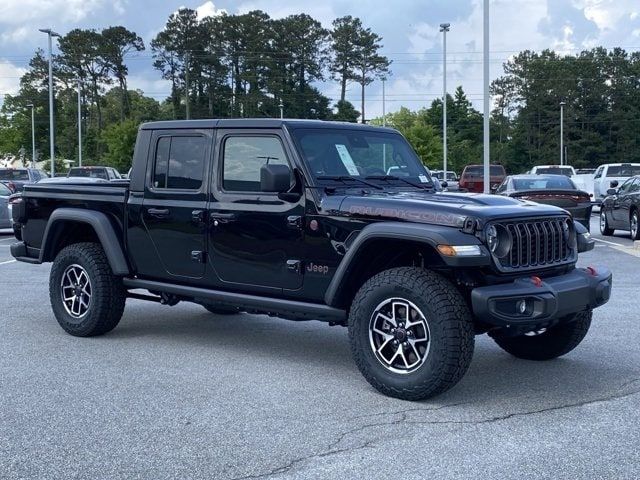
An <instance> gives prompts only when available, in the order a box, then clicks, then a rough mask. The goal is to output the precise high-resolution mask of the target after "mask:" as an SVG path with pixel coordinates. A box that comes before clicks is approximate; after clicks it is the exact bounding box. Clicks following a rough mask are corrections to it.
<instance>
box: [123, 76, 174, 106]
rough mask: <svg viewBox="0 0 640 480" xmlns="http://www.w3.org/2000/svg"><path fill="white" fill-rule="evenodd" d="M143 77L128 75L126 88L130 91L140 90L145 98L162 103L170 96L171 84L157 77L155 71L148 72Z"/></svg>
mask: <svg viewBox="0 0 640 480" xmlns="http://www.w3.org/2000/svg"><path fill="white" fill-rule="evenodd" d="M147 73H148V75H149V76H145V75H129V76H128V77H127V86H128V87H129V89H131V90H142V92H143V93H144V94H145V95H146V96H147V97H153V98H155V99H156V100H158V101H160V102H161V101H162V100H164V99H165V98H167V97H168V96H169V95H170V94H171V82H170V81H169V80H163V79H161V78H158V77H157V71H155V70H150V71H148V72H147Z"/></svg>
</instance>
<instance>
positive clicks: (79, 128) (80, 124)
mask: <svg viewBox="0 0 640 480" xmlns="http://www.w3.org/2000/svg"><path fill="white" fill-rule="evenodd" d="M78 166H79V167H81V166H82V79H80V78H78Z"/></svg>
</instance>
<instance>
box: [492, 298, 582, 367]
mask: <svg viewBox="0 0 640 480" xmlns="http://www.w3.org/2000/svg"><path fill="white" fill-rule="evenodd" d="M591 316H592V312H591V310H589V311H588V312H582V313H578V314H576V315H575V318H574V319H573V320H572V321H570V322H567V323H563V324H561V325H558V326H555V327H551V328H548V329H541V330H537V331H531V332H528V333H526V334H524V335H519V336H517V337H494V340H495V342H496V343H497V344H498V346H499V347H500V348H502V349H503V350H504V351H505V352H508V353H510V354H511V355H513V356H514V357H518V358H523V359H525V360H552V359H554V358H557V357H561V356H562V355H566V354H567V353H569V352H570V351H571V350H573V349H574V348H576V347H577V346H578V345H579V344H580V342H582V340H583V339H584V337H585V336H586V335H587V332H588V331H589V327H590V326H591Z"/></svg>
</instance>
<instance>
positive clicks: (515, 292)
mask: <svg viewBox="0 0 640 480" xmlns="http://www.w3.org/2000/svg"><path fill="white" fill-rule="evenodd" d="M611 281H612V275H611V271H609V270H608V269H607V268H604V267H598V268H597V269H593V268H591V267H589V268H586V269H582V268H576V269H574V270H573V271H571V272H570V273H567V274H565V275H559V276H557V277H550V278H546V279H544V280H540V279H539V278H537V277H527V278H519V279H517V280H515V281H513V282H511V283H508V284H500V285H492V286H488V287H478V288H475V289H473V290H472V291H471V307H472V309H473V314H474V315H475V317H476V318H477V319H478V320H480V321H481V322H483V323H485V324H489V325H492V326H495V327H516V328H519V327H522V328H528V327H532V328H535V327H537V326H544V325H547V324H552V323H555V321H557V320H559V319H561V318H563V317H567V316H569V315H571V314H574V313H579V312H583V311H586V310H591V309H593V308H596V307H599V306H600V305H604V304H605V303H607V302H608V301H609V297H610V296H611ZM523 302H524V307H523Z"/></svg>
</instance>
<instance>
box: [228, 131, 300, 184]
mask: <svg viewBox="0 0 640 480" xmlns="http://www.w3.org/2000/svg"><path fill="white" fill-rule="evenodd" d="M267 163H268V164H271V165H273V164H279V165H288V163H287V156H286V154H285V152H284V148H283V147H282V142H280V139H279V138H278V137H275V136H266V135H262V136H258V135H256V136H249V135H243V136H230V137H227V138H226V139H225V142H224V156H223V160H222V164H223V171H222V187H223V189H224V190H226V191H231V192H259V191H260V168H261V167H262V166H263V165H265V164H267Z"/></svg>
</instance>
